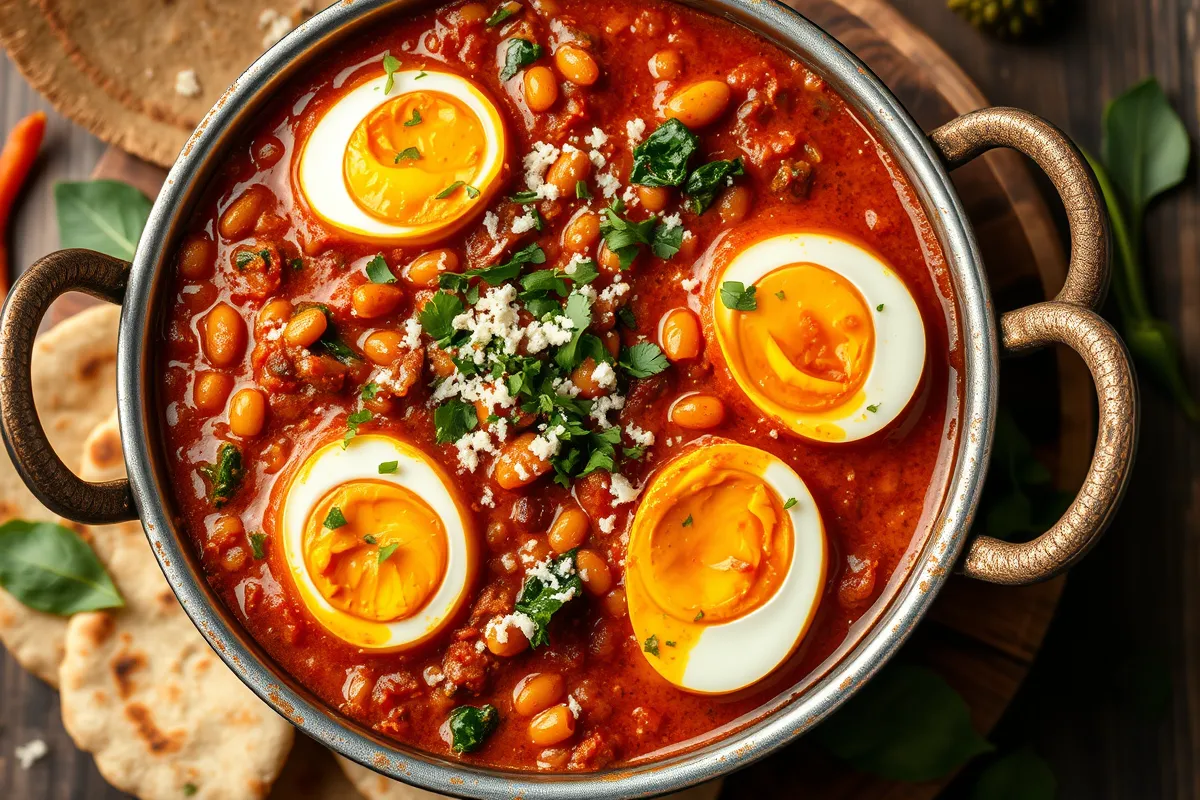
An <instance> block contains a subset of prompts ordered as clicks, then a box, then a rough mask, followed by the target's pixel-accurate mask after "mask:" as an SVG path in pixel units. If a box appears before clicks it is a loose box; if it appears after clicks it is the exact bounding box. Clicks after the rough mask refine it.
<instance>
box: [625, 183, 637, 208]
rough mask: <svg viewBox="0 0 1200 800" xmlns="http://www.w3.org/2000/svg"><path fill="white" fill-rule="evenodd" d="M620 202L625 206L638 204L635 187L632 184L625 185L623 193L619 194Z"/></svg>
mask: <svg viewBox="0 0 1200 800" xmlns="http://www.w3.org/2000/svg"><path fill="white" fill-rule="evenodd" d="M621 202H623V203H624V204H625V205H627V206H636V205H637V204H638V193H637V189H635V188H633V187H632V186H626V187H625V193H624V194H622V195H621Z"/></svg>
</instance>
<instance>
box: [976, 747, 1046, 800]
mask: <svg viewBox="0 0 1200 800" xmlns="http://www.w3.org/2000/svg"><path fill="white" fill-rule="evenodd" d="M1057 794H1058V781H1057V780H1056V779H1055V777H1054V772H1053V771H1052V770H1051V769H1050V765H1049V764H1047V763H1046V762H1045V761H1044V760H1043V759H1042V758H1041V757H1039V756H1038V755H1037V754H1036V753H1034V752H1033V751H1032V750H1030V749H1028V748H1024V749H1021V750H1017V751H1016V752H1015V753H1009V754H1008V755H1006V756H1004V757H1003V758H1001V759H999V760H997V761H995V762H993V763H992V764H990V765H988V768H987V769H985V770H984V771H983V774H981V775H980V776H979V781H978V782H977V783H976V784H975V788H974V789H973V790H972V792H971V800H1017V798H1019V800H1054V798H1055V797H1056V796H1057Z"/></svg>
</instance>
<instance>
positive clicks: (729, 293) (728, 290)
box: [721, 281, 758, 311]
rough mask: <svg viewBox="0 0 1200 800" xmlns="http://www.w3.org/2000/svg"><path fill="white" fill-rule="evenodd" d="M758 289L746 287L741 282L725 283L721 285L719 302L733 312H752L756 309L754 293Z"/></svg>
mask: <svg viewBox="0 0 1200 800" xmlns="http://www.w3.org/2000/svg"><path fill="white" fill-rule="evenodd" d="M757 291H758V287H756V286H749V287H747V286H746V285H744V284H743V283H742V282H741V281H725V282H724V283H722V284H721V302H722V303H724V304H725V307H726V308H729V309H732V310H734V311H753V310H754V309H756V308H758V300H757V298H755V297H754V293H755V292H757Z"/></svg>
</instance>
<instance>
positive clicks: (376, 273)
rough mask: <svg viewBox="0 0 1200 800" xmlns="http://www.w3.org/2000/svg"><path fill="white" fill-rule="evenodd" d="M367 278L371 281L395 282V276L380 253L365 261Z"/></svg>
mask: <svg viewBox="0 0 1200 800" xmlns="http://www.w3.org/2000/svg"><path fill="white" fill-rule="evenodd" d="M367 278H369V279H370V281H371V283H395V282H396V276H395V275H393V274H392V271H391V269H389V268H388V265H387V262H386V261H384V260H383V256H382V255H378V256H375V257H374V258H372V259H371V260H370V261H368V262H367Z"/></svg>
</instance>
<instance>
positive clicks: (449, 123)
mask: <svg viewBox="0 0 1200 800" xmlns="http://www.w3.org/2000/svg"><path fill="white" fill-rule="evenodd" d="M506 153H507V137H506V135H505V130H504V123H503V120H502V119H501V117H500V112H499V111H498V110H497V108H496V106H495V104H494V103H493V102H492V101H491V99H489V98H488V96H487V95H486V94H484V92H483V91H482V90H481V89H479V87H477V86H476V85H475V84H474V83H472V82H471V81H470V80H468V79H466V78H464V77H462V76H461V75H455V74H454V73H450V72H427V71H424V70H406V71H401V72H395V73H393V74H392V76H391V77H390V79H389V77H388V76H386V75H385V76H381V77H379V78H375V79H373V80H369V81H367V82H366V83H363V84H360V85H359V86H356V87H355V88H354V89H352V90H351V91H349V92H347V93H346V94H345V95H344V96H342V97H341V98H340V99H338V100H337V101H336V102H335V103H333V105H332V106H330V107H329V108H327V109H326V110H325V111H324V113H323V115H322V116H321V118H320V119H319V120H318V121H317V123H316V125H315V126H314V127H313V130H312V132H311V133H310V134H309V136H308V138H307V139H306V140H305V142H304V145H303V149H302V150H301V152H300V161H299V165H298V167H297V171H296V178H297V182H298V183H299V186H300V190H301V191H302V192H303V194H304V198H305V200H306V201H307V202H308V205H309V207H310V208H311V209H312V210H313V211H314V212H315V213H316V214H317V216H319V217H320V218H321V219H322V220H324V221H325V222H326V223H328V224H329V225H331V226H333V227H335V228H338V229H339V230H341V231H344V232H347V233H350V234H352V235H355V236H359V237H363V238H367V239H371V240H386V241H389V242H396V243H408V244H423V243H425V242H428V241H431V240H433V239H437V238H441V237H444V236H446V235H449V234H451V233H453V232H454V231H456V230H457V229H459V228H460V227H462V226H463V225H464V224H466V223H467V222H469V221H470V220H471V219H472V218H473V217H474V216H475V215H476V213H477V212H478V213H482V212H483V210H484V208H486V207H487V203H488V200H490V199H491V197H492V196H493V195H494V194H495V192H496V190H497V189H498V188H499V186H500V181H499V180H498V179H499V177H500V175H501V172H502V171H503V167H504V162H505V158H506V157H507V156H506Z"/></svg>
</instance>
